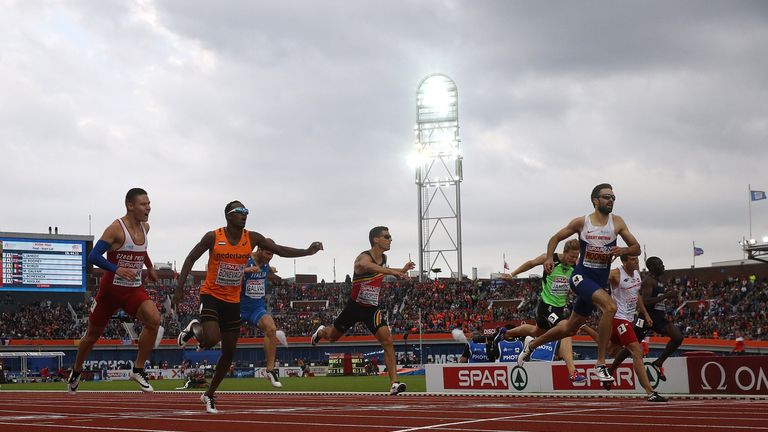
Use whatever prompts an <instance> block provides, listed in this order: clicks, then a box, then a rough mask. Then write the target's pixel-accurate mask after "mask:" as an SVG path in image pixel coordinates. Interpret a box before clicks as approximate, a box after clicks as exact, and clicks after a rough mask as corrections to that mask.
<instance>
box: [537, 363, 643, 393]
mask: <svg viewBox="0 0 768 432" xmlns="http://www.w3.org/2000/svg"><path fill="white" fill-rule="evenodd" d="M576 371H577V372H579V373H582V374H584V376H586V377H587V379H586V380H584V381H582V382H572V381H571V380H570V379H569V376H570V374H569V373H568V368H567V367H565V365H558V364H553V365H552V388H553V389H554V390H584V389H589V390H603V385H602V383H600V380H599V379H597V369H595V365H591V366H586V365H577V366H576ZM611 389H613V390H634V389H635V370H634V369H633V368H632V365H631V364H626V363H623V364H621V366H619V368H618V369H616V371H615V372H614V373H613V385H612V386H611Z"/></svg>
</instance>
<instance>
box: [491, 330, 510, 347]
mask: <svg viewBox="0 0 768 432" xmlns="http://www.w3.org/2000/svg"><path fill="white" fill-rule="evenodd" d="M506 333H507V328H506V327H499V329H498V330H496V337H494V338H493V344H494V345H498V344H499V342H501V341H503V340H504V335H505V334H506Z"/></svg>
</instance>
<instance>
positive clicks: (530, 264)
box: [501, 254, 547, 279]
mask: <svg viewBox="0 0 768 432" xmlns="http://www.w3.org/2000/svg"><path fill="white" fill-rule="evenodd" d="M546 258H547V256H546V255H545V254H541V255H539V256H537V257H536V258H533V259H529V260H528V261H526V262H524V263H522V264H520V266H519V267H518V268H516V269H514V270H513V271H512V273H510V274H509V276H507V277H506V278H505V277H504V276H505V275H502V276H501V277H502V278H504V279H507V278H509V279H512V278H513V277H515V276H517V275H519V274H520V273H523V272H527V271H528V270H530V269H532V268H534V267H536V266H540V265H542V264H544V261H546Z"/></svg>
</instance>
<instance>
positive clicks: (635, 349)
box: [626, 342, 653, 394]
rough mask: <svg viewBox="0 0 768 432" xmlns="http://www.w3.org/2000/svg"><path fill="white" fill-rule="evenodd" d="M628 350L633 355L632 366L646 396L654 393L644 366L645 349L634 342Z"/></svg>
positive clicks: (628, 346)
mask: <svg viewBox="0 0 768 432" xmlns="http://www.w3.org/2000/svg"><path fill="white" fill-rule="evenodd" d="M626 349H627V350H628V351H629V352H630V353H631V354H632V365H633V366H634V368H635V375H637V379H638V381H640V385H641V386H642V387H643V389H645V393H646V394H651V393H653V387H651V382H650V381H649V380H648V374H647V373H645V365H644V364H643V348H642V347H641V346H640V343H639V342H632V343H631V344H629V345H627V346H626Z"/></svg>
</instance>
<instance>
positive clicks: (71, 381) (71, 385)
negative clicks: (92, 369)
mask: <svg viewBox="0 0 768 432" xmlns="http://www.w3.org/2000/svg"><path fill="white" fill-rule="evenodd" d="M79 386H80V372H75V371H74V369H73V370H72V371H70V372H69V378H67V393H69V394H72V395H73V394H76V393H77V388H78V387H79Z"/></svg>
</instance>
